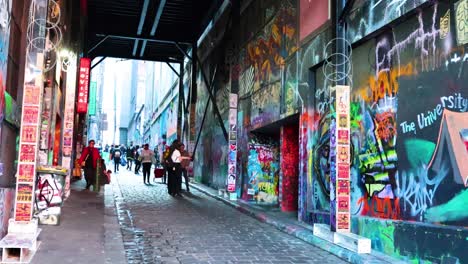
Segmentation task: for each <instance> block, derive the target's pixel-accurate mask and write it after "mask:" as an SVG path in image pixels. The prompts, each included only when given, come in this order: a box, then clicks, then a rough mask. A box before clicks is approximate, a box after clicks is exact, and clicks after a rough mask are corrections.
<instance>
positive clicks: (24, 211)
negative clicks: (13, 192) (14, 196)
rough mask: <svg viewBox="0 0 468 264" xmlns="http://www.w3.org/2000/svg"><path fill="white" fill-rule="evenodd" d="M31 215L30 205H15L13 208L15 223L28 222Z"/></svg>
mask: <svg viewBox="0 0 468 264" xmlns="http://www.w3.org/2000/svg"><path fill="white" fill-rule="evenodd" d="M31 215H32V203H20V202H17V203H16V207H15V220H16V221H20V222H21V221H29V220H31Z"/></svg>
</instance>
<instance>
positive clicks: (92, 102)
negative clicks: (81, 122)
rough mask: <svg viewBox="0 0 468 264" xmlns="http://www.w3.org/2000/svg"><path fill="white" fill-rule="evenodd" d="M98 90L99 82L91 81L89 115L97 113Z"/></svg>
mask: <svg viewBox="0 0 468 264" xmlns="http://www.w3.org/2000/svg"><path fill="white" fill-rule="evenodd" d="M96 90H97V83H96V82H91V84H90V86H89V107H88V115H90V116H92V115H96Z"/></svg>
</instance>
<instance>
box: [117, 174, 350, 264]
mask: <svg viewBox="0 0 468 264" xmlns="http://www.w3.org/2000/svg"><path fill="white" fill-rule="evenodd" d="M112 176H113V183H112V188H113V191H114V195H115V201H116V206H117V215H118V218H119V223H120V226H121V230H122V236H123V241H124V247H125V253H126V256H127V261H128V263H346V262H345V261H342V260H341V259H339V258H338V257H336V256H334V255H332V254H330V253H328V252H325V251H323V250H321V249H319V248H317V247H314V246H312V245H310V244H307V243H305V242H303V241H301V240H299V239H297V238H295V237H292V236H290V235H287V234H285V233H282V232H281V231H278V230H277V229H275V228H273V227H271V226H269V225H267V224H264V223H261V222H259V221H257V220H255V219H253V218H251V217H249V216H247V215H244V214H242V213H240V212H239V211H237V210H235V209H233V208H231V207H229V206H227V205H225V204H223V203H221V202H219V201H217V200H215V199H213V198H210V197H208V196H206V195H205V194H202V193H201V192H199V191H197V190H191V191H192V192H191V193H183V197H177V198H174V197H172V196H170V195H168V194H167V189H166V185H163V184H160V183H159V180H158V183H153V184H152V185H144V184H143V179H142V176H141V174H140V175H134V174H133V173H131V172H129V171H127V170H125V168H123V167H121V168H120V173H118V174H113V175H112Z"/></svg>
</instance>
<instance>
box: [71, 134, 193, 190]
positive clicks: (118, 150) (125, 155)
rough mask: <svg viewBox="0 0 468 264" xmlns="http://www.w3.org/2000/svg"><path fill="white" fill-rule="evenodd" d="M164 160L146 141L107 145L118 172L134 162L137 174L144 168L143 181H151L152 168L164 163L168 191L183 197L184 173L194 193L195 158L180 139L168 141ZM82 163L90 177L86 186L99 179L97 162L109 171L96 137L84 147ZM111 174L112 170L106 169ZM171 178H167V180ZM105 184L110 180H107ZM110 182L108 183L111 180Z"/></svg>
mask: <svg viewBox="0 0 468 264" xmlns="http://www.w3.org/2000/svg"><path fill="white" fill-rule="evenodd" d="M164 148H165V150H164V152H163V155H162V159H161V160H160V159H159V155H158V151H157V149H155V151H153V150H151V149H150V148H149V144H144V145H143V147H142V148H140V146H138V145H136V146H133V144H130V146H124V145H121V146H119V145H111V146H110V147H109V146H107V145H106V147H105V149H104V152H109V161H113V162H114V172H115V173H118V171H119V167H120V166H126V168H127V170H130V171H131V170H132V167H133V166H132V165H133V164H132V163H135V169H134V170H135V174H139V171H140V168H142V169H143V183H144V184H150V175H151V168H152V166H153V164H154V165H156V166H158V167H159V166H161V167H162V168H163V170H164V173H163V183H165V184H166V183H167V190H168V193H169V194H170V195H173V196H181V190H182V176H183V177H184V179H185V186H186V190H187V192H190V188H189V178H188V173H187V168H188V166H189V165H190V161H191V160H192V158H191V157H190V154H189V153H188V152H187V151H186V150H185V145H184V144H182V143H181V142H180V141H179V140H174V142H172V144H171V145H170V146H166V145H165V144H164ZM79 162H80V164H81V163H83V164H85V163H86V165H84V174H85V179H86V182H87V184H86V189H88V188H89V187H90V186H91V185H93V183H94V182H95V179H96V178H95V177H96V176H95V175H96V173H97V168H98V166H97V164H98V163H99V164H100V166H99V167H100V168H101V169H100V170H102V169H104V171H106V170H105V168H106V167H105V166H106V165H105V161H104V159H103V158H102V157H101V155H100V153H99V150H98V149H97V148H95V147H94V140H90V141H89V143H88V147H86V148H84V149H83V152H82V155H81V158H80V160H79ZM106 172H107V173H110V172H111V171H110V170H109V171H106ZM166 179H167V181H166ZM102 183H104V184H105V183H106V181H105V180H103V181H102ZM107 183H108V182H107Z"/></svg>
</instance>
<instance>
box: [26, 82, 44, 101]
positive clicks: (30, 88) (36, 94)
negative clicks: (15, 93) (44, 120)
mask: <svg viewBox="0 0 468 264" xmlns="http://www.w3.org/2000/svg"><path fill="white" fill-rule="evenodd" d="M40 95H41V90H40V89H39V87H37V86H35V85H26V86H25V87H24V99H23V104H24V105H39V102H40V99H41V98H40Z"/></svg>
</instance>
